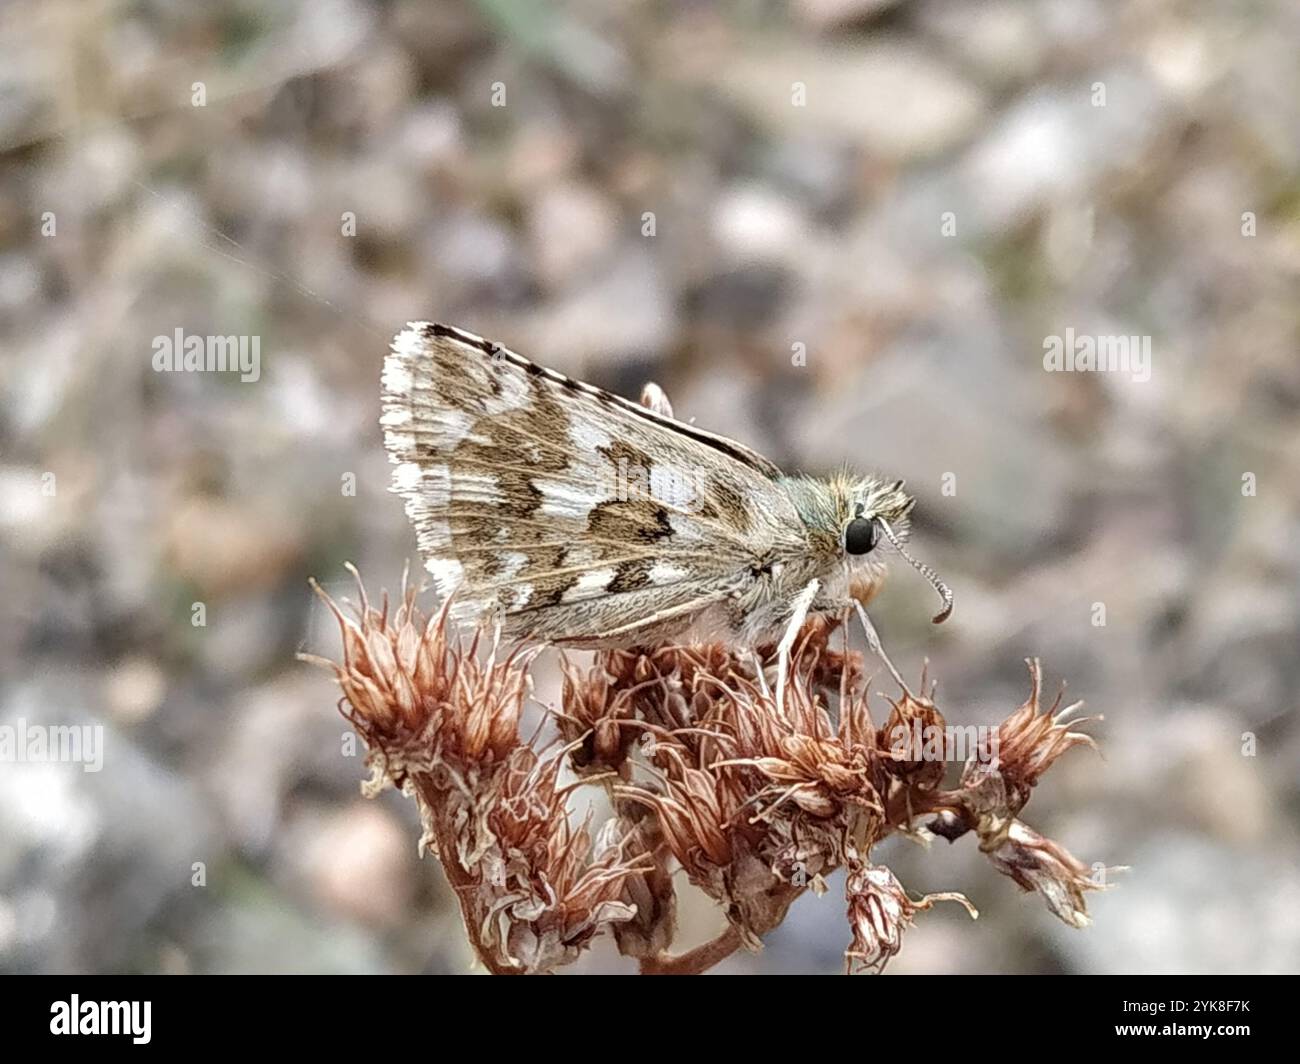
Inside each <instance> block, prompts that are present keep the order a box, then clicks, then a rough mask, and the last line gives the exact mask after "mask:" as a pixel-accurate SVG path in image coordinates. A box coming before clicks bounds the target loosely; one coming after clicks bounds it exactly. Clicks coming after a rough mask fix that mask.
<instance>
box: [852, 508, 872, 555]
mask: <svg viewBox="0 0 1300 1064" xmlns="http://www.w3.org/2000/svg"><path fill="white" fill-rule="evenodd" d="M877 535H878V530H877V528H876V522H875V521H872V520H870V519H868V518H866V517H855V518H854V519H853V520H852V521H850V522H849V527H848V528H846V529H845V530H844V549H845V550H846V551H848V552H849V553H850V554H866V553H867V552H868V551H870V550H871V549H872V548H874V547H875V545H876V538H877Z"/></svg>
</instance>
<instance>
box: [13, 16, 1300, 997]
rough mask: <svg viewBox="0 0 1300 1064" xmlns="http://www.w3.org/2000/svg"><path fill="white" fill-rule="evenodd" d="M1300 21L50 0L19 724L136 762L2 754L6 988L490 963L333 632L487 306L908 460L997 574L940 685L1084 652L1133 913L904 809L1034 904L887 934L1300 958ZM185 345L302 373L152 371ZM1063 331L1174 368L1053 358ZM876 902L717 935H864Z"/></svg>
mask: <svg viewBox="0 0 1300 1064" xmlns="http://www.w3.org/2000/svg"><path fill="white" fill-rule="evenodd" d="M1298 54H1300V8H1298V7H1297V6H1296V5H1295V4H1294V3H1292V2H1290V0H1256V2H1253V3H1248V4H1231V5H1228V4H1221V3H1216V2H1213V0H1143V2H1129V3H1104V2H1101V0H982V2H980V3H972V2H970V0H897V2H889V0H789V2H781V0H733V2H719V3H705V2H702V0H700V2H690V0H617V2H599V0H575V2H570V3H561V2H558V0H547V2H524V0H438V2H436V3H423V2H416V0H373V2H367V0H300V2H288V0H283V2H274V3H264V2H253V0H248V2H234V0H222V2H213V3H200V2H198V0H191V2H185V0H129V2H128V0H45V2H40V3H36V2H26V0H11V2H9V3H7V4H6V5H5V6H4V7H3V9H2V10H0V725H9V726H11V727H13V728H17V727H18V722H20V721H22V722H26V725H27V726H28V727H31V726H39V725H59V724H90V725H100V726H102V728H103V736H104V748H103V767H102V771H99V772H86V771H83V770H82V766H80V765H76V764H35V763H17V762H14V761H10V762H7V763H5V762H0V969H3V970H7V971H27V972H42V971H70V972H99V971H111V972H118V971H129V972H135V971H146V972H153V971H162V972H285V971H295V972H413V971H430V972H448V971H451V972H455V971H463V970H466V968H467V967H468V965H469V955H468V951H467V949H466V947H465V945H464V943H463V939H462V933H461V929H460V926H459V916H458V913H457V910H456V908H455V906H454V904H453V903H452V901H451V899H450V897H449V895H448V891H447V888H446V885H445V882H444V880H443V877H442V873H441V871H440V870H439V868H438V866H437V865H436V864H435V863H434V862H433V861H431V860H430V861H424V862H421V861H419V860H418V859H417V857H416V849H415V841H416V837H417V834H418V832H417V827H416V824H415V819H414V809H413V806H412V804H411V803H410V802H407V801H404V800H402V799H400V798H399V797H397V796H395V795H393V794H392V793H389V794H387V795H386V796H384V798H383V799H382V800H379V801H374V802H368V801H364V800H363V799H362V798H361V797H360V795H359V793H358V784H359V782H360V780H361V779H362V778H363V777H364V775H365V772H364V769H363V767H362V758H361V756H360V752H357V753H355V754H353V753H351V752H350V751H349V750H348V749H347V747H346V744H345V738H344V737H345V734H346V733H347V728H346V727H345V725H344V723H343V721H342V720H341V719H340V717H339V716H338V714H337V713H336V711H335V708H334V702H335V699H336V689H335V688H334V687H333V686H332V685H331V683H330V682H329V680H328V677H327V676H326V674H324V673H323V672H320V671H319V670H314V669H312V668H310V667H309V666H306V665H303V664H301V663H299V662H298V661H296V660H295V657H294V654H295V652H296V651H298V650H300V649H310V650H315V651H317V652H321V653H329V652H331V651H332V650H333V648H334V647H335V645H336V633H335V632H334V630H333V624H332V622H331V621H329V620H328V618H327V617H326V616H324V615H323V614H322V610H321V609H320V607H319V605H318V604H317V603H316V602H315V601H314V600H313V598H312V597H311V595H310V593H309V591H308V588H307V578H308V576H310V575H314V576H316V577H318V578H319V579H320V580H321V581H322V582H323V583H324V584H326V586H328V587H330V588H331V589H333V590H337V591H342V592H343V593H350V590H349V587H348V583H349V582H348V580H347V578H346V575H345V573H344V571H343V568H342V566H343V563H344V562H345V561H353V562H355V563H356V564H357V565H358V566H359V567H360V569H361V572H362V573H363V574H364V576H365V578H366V581H367V584H368V585H369V587H370V589H371V591H372V593H374V592H376V591H377V590H378V588H379V587H380V586H381V585H386V586H389V587H394V586H395V585H396V584H397V583H398V581H399V579H400V575H401V570H402V564H403V561H404V559H406V558H407V557H411V556H413V555H414V549H415V548H414V542H415V541H414V535H413V533H412V532H411V530H410V528H409V527H408V525H407V522H406V519H405V517H404V515H403V512H402V507H401V505H400V502H399V500H398V499H397V498H396V497H394V496H391V495H389V494H388V493H387V491H386V488H387V485H388V464H387V461H386V458H385V455H384V453H383V449H382V446H381V442H380V436H379V432H378V428H377V424H376V421H377V415H378V411H377V400H378V379H379V368H380V364H381V361H382V358H383V355H384V353H385V350H386V346H387V342H388V339H389V338H390V337H391V335H392V334H393V333H394V332H395V331H396V330H397V329H399V328H400V327H401V326H402V325H403V324H404V323H405V322H406V321H408V320H410V319H413V318H418V319H423V318H437V319H440V320H443V321H448V322H453V323H456V324H459V325H462V326H464V327H466V328H469V329H471V330H473V331H475V332H477V333H480V334H482V335H485V336H488V337H490V338H493V339H496V340H499V341H501V342H503V343H506V344H508V345H509V346H511V347H513V348H514V349H516V350H518V351H520V352H521V353H524V354H527V355H529V356H531V357H533V358H534V359H536V360H538V361H540V362H543V363H545V364H548V365H551V366H553V367H555V368H557V369H559V370H561V371H563V372H565V373H567V374H571V375H575V376H578V377H581V378H583V379H586V380H590V381H592V382H594V383H596V384H599V385H602V386H604V387H606V388H610V389H614V390H617V391H619V392H622V393H624V394H627V395H635V394H636V393H637V391H638V390H639V388H640V386H641V384H642V383H643V382H644V381H645V380H647V379H654V380H656V381H658V382H659V383H660V384H662V385H663V386H664V387H665V388H666V389H667V391H668V393H669V395H670V396H671V398H672V400H673V402H674V405H675V407H676V411H677V413H678V415H679V416H681V417H684V418H688V419H689V418H694V419H696V420H697V421H698V422H699V423H700V424H701V425H703V426H705V427H707V428H709V429H712V430H714V431H718V432H722V433H725V434H728V435H731V436H734V437H736V438H738V439H740V440H742V441H744V442H745V443H748V444H750V445H752V446H755V447H756V448H758V449H759V450H761V451H763V452H764V453H766V454H768V455H769V456H770V457H771V458H773V459H774V460H776V461H777V462H778V463H780V464H782V465H783V466H785V467H787V468H791V469H803V470H806V471H811V472H816V471H824V470H828V469H830V468H832V467H834V466H836V465H838V464H840V463H849V464H851V465H853V466H855V467H858V468H861V469H864V470H874V471H880V472H882V473H885V474H888V475H897V476H902V477H905V478H906V479H907V482H908V485H909V488H910V489H911V490H912V491H913V492H914V493H915V494H916V495H917V496H918V497H919V504H918V507H917V514H916V521H915V538H914V543H915V547H916V553H917V554H918V555H919V556H920V557H922V558H924V559H926V560H928V561H930V562H931V563H932V564H934V565H935V567H936V568H937V569H938V570H939V571H940V573H941V574H942V575H943V577H944V578H945V579H946V580H947V581H948V582H949V583H950V584H951V585H952V586H953V588H954V589H955V591H956V595H957V608H956V612H955V614H954V616H953V618H952V619H951V620H950V621H949V622H948V623H947V624H946V625H944V626H943V627H942V628H934V627H932V626H931V625H930V624H929V621H928V618H929V616H930V615H931V613H932V612H933V610H934V607H935V601H934V599H933V595H932V592H931V591H930V590H929V588H927V587H926V585H925V583H924V582H923V581H922V580H921V579H920V578H919V577H917V576H916V575H915V574H912V573H910V572H908V571H907V570H906V569H901V570H900V569H898V568H897V567H896V569H895V573H894V577H893V579H892V581H891V583H890V585H889V586H888V587H887V588H886V591H885V592H884V594H883V595H882V596H881V598H880V599H878V600H877V607H876V610H875V614H876V623H877V625H878V626H879V627H880V629H881V631H882V635H883V637H884V640H885V642H886V644H887V645H888V646H889V647H890V649H891V652H892V655H893V657H894V658H895V660H896V661H898V663H899V664H900V666H903V667H904V668H905V671H907V672H908V673H915V672H917V671H918V670H919V668H920V665H921V662H922V659H923V658H925V657H928V658H929V659H930V662H931V668H932V672H933V674H934V675H937V676H938V678H939V681H940V688H939V703H940V705H941V707H942V708H943V709H944V710H945V712H946V713H947V714H948V717H949V720H950V721H951V722H953V723H991V722H995V721H998V720H1000V719H1001V718H1002V717H1003V716H1005V715H1006V714H1007V713H1008V712H1010V711H1011V709H1012V708H1014V707H1015V706H1016V705H1017V704H1018V703H1019V702H1020V701H1021V700H1022V699H1023V698H1024V696H1025V693H1026V691H1027V676H1026V673H1025V667H1024V663H1023V659H1024V658H1025V657H1027V656H1030V655H1037V656H1040V657H1041V658H1042V660H1043V663H1044V669H1045V674H1046V677H1047V684H1048V688H1049V691H1054V690H1055V688H1056V686H1057V685H1058V684H1059V682H1060V681H1061V680H1063V679H1064V680H1068V682H1069V685H1070V687H1069V693H1070V696H1071V697H1082V698H1085V699H1086V700H1087V703H1088V707H1089V709H1090V710H1091V711H1092V712H1096V713H1102V714H1104V715H1105V721H1104V723H1102V724H1100V725H1098V726H1097V727H1096V729H1095V730H1096V732H1097V734H1098V736H1099V738H1100V739H1101V745H1102V756H1101V757H1098V756H1095V755H1092V754H1090V753H1088V752H1087V751H1075V752H1073V753H1071V754H1069V755H1068V756H1067V757H1066V758H1065V759H1064V760H1063V761H1062V762H1061V763H1060V764H1058V765H1057V766H1056V767H1055V768H1054V769H1053V770H1052V772H1051V773H1050V774H1049V775H1048V777H1047V779H1046V780H1045V782H1044V783H1043V784H1042V785H1041V786H1040V787H1039V789H1038V791H1037V792H1036V793H1035V796H1034V799H1033V801H1032V802H1031V803H1030V805H1029V807H1028V809H1027V810H1026V813H1025V819H1026V820H1027V821H1028V822H1029V823H1031V824H1032V825H1033V826H1034V827H1036V828H1037V829H1039V830H1041V831H1042V832H1044V833H1045V834H1048V835H1051V836H1052V837H1054V838H1056V839H1057V840H1059V841H1060V842H1062V843H1063V844H1064V845H1066V846H1067V847H1068V848H1069V849H1070V850H1072V851H1073V852H1074V853H1075V854H1077V855H1078V856H1079V857H1081V858H1082V859H1084V860H1085V861H1088V862H1090V863H1091V862H1094V861H1097V862H1103V863H1105V864H1108V865H1128V866H1131V871H1130V872H1128V873H1127V874H1126V875H1125V876H1123V877H1122V878H1121V879H1120V880H1119V885H1118V887H1117V889H1115V890H1112V891H1110V892H1108V893H1106V894H1103V895H1094V896H1092V897H1091V898H1090V903H1091V906H1092V910H1093V914H1094V917H1095V923H1094V926H1092V927H1091V928H1089V929H1088V930H1086V931H1082V932H1079V931H1072V930H1070V929H1069V928H1067V927H1065V926H1064V925H1062V924H1060V923H1058V922H1056V921H1055V920H1054V919H1053V918H1052V917H1051V916H1050V915H1049V914H1048V913H1047V912H1046V910H1045V908H1044V906H1043V905H1042V904H1041V902H1040V900H1039V899H1037V898H1036V897H1030V896H1024V895H1021V894H1020V893H1019V891H1018V890H1017V889H1016V888H1015V886H1014V884H1012V883H1011V882H1010V881H1009V880H1006V879H1004V878H1002V877H1000V876H998V875H997V874H996V873H995V872H993V870H992V869H991V868H990V867H989V866H988V865H987V862H986V861H985V860H984V859H983V858H982V857H981V856H980V855H979V854H978V852H977V851H976V848H975V846H974V843H973V840H970V839H965V840H962V841H960V842H959V843H957V844H955V845H953V846H949V845H947V844H945V843H942V842H940V843H938V844H937V845H936V847H935V848H934V849H933V850H932V851H931V852H929V853H926V852H923V851H921V850H920V849H919V848H918V847H916V846H914V845H912V844H910V843H907V842H905V841H901V840H900V841H891V842H890V843H888V844H886V845H885V846H882V847H881V848H880V849H879V850H878V851H877V856H878V857H879V858H880V859H881V860H883V861H884V862H885V863H888V864H889V865H891V867H893V868H894V869H895V871H896V872H897V873H898V874H899V876H900V878H901V879H902V881H903V882H904V883H905V884H906V885H907V886H908V887H909V888H910V889H911V890H913V891H914V892H923V891H931V890H962V891H964V892H965V893H967V894H968V895H969V897H970V898H971V899H972V901H973V902H974V903H975V904H976V905H977V906H978V907H979V909H980V910H981V913H982V916H981V919H980V920H979V921H978V923H972V922H971V921H970V920H969V919H968V918H967V917H966V916H965V914H964V913H962V912H961V910H960V909H959V908H958V907H956V906H941V907H940V908H938V909H936V910H935V911H933V912H930V913H928V914H922V915H921V917H920V918H919V923H918V926H917V927H916V928H915V929H914V930H912V931H911V932H910V933H909V935H908V937H907V938H906V940H905V943H904V948H903V951H902V953H901V955H900V956H899V957H898V958H897V959H896V960H895V962H894V963H893V965H892V966H891V968H890V971H891V972H893V973H904V972H1035V973H1037V972H1042V973H1049V972H1129V971H1145V972H1189V971H1197V972H1254V971H1267V972H1276V971H1296V970H1300V836H1298V833H1297V813H1298V812H1300V789H1298V778H1300V773H1298V772H1297V768H1298V767H1300V726H1298V723H1297V714H1296V710H1297V705H1298V702H1300V653H1297V648H1298V646H1300V357H1298V355H1300V298H1297V297H1298V295H1300V62H1297V55H1298ZM177 329H181V330H183V331H184V333H185V334H187V335H190V334H193V335H199V336H205V335H234V334H238V335H244V336H250V337H252V336H255V337H257V338H258V339H259V343H260V356H261V363H260V375H259V377H258V379H257V380H256V381H253V382H247V383H242V382H241V381H240V380H239V379H238V376H237V375H232V374H230V373H225V374H222V373H196V372H190V373H163V372H157V371H155V369H154V367H153V360H154V358H155V353H156V350H157V349H156V347H155V338H157V337H164V338H167V337H172V336H173V335H174V334H175V332H176V330H177ZM1067 329H1072V330H1073V331H1074V334H1076V335H1088V336H1093V337H1108V336H1136V337H1139V338H1142V337H1145V338H1149V343H1150V351H1151V361H1150V367H1149V368H1150V373H1149V379H1146V380H1140V379H1135V378H1136V377H1137V376H1138V375H1136V374H1133V373H1125V372H1105V373H1086V372H1048V371H1046V370H1045V367H1044V350H1045V343H1050V341H1049V340H1048V338H1049V337H1052V336H1065V335H1066V330H1067ZM799 345H802V346H799ZM200 607H201V608H200ZM548 668H549V669H550V670H551V672H552V673H553V672H554V665H553V664H552V665H550V666H548ZM841 891H842V882H841V877H839V876H837V877H836V879H835V880H834V881H833V882H832V884H831V890H830V892H829V893H828V894H827V895H826V896H825V897H823V898H820V899H818V898H815V897H807V898H804V899H802V900H801V901H800V902H799V903H798V904H797V905H796V906H795V908H794V910H793V911H792V913H791V915H790V917H789V919H788V920H787V922H786V925H785V926H784V927H783V928H782V929H781V930H780V931H779V932H778V933H776V934H775V935H773V936H772V937H771V939H770V940H769V943H768V948H767V950H766V951H765V952H764V953H763V954H762V955H760V956H757V957H738V958H734V959H732V960H731V961H729V962H727V963H726V964H725V965H724V966H723V968H722V969H720V970H723V971H732V972H834V971H839V970H840V968H841V966H842V951H843V949H844V947H845V945H846V944H847V942H848V931H847V927H846V924H845V918H844V903H843V898H842V893H841ZM718 922H719V917H718V915H717V914H716V913H714V912H712V911H711V910H710V909H709V908H708V906H707V905H705V904H703V903H699V902H698V900H697V901H696V902H690V903H688V904H687V907H686V911H685V913H684V914H683V923H684V931H683V934H684V935H685V936H686V939H687V941H688V943H689V941H702V940H703V939H704V938H705V937H706V936H708V935H711V934H712V933H713V931H714V930H716V928H717V925H718ZM631 967H632V966H631V964H630V963H629V962H626V961H624V960H622V959H620V958H619V957H618V956H617V955H616V954H615V952H614V949H613V947H612V945H611V944H610V943H609V942H608V941H602V942H599V943H597V945H596V947H595V949H594V950H593V951H592V952H590V953H589V954H588V955H587V957H586V958H585V959H584V960H583V961H582V962H581V964H580V965H578V967H577V970H581V971H589V972H602V971H628V970H630V969H631Z"/></svg>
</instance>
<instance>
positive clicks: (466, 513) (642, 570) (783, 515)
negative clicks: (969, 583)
mask: <svg viewBox="0 0 1300 1064" xmlns="http://www.w3.org/2000/svg"><path fill="white" fill-rule="evenodd" d="M382 425H383V428H384V434H385V443H386V445H387V448H388V453H389V457H390V460H391V461H392V462H393V463H394V465H395V466H396V468H395V470H394V474H393V490H395V491H397V492H398V493H400V494H401V495H402V496H403V497H404V498H405V501H406V509H407V513H408V515H409V516H410V518H411V520H412V522H413V524H414V525H415V528H416V532H417V536H418V541H419V546H420V550H421V553H422V554H423V556H424V558H425V563H426V567H427V568H428V570H429V572H430V573H431V574H432V575H433V577H434V579H435V581H436V583H437V584H438V587H439V589H440V591H442V592H443V593H445V594H450V593H452V592H455V593H456V603H455V605H454V606H453V610H454V612H455V613H456V614H457V615H458V616H460V617H464V618H469V617H475V616H478V615H480V614H481V613H483V612H484V611H487V610H495V611H498V612H499V613H500V614H501V615H502V617H503V618H504V621H505V626H506V631H507V633H508V634H513V635H524V634H530V635H535V636H538V637H540V638H547V639H552V640H555V641H559V642H564V641H567V642H586V643H594V642H596V641H599V640H601V639H602V638H604V637H607V636H611V635H612V636H613V637H615V638H621V637H622V636H623V635H625V634H627V633H629V632H634V631H636V630H637V629H638V628H639V627H642V626H653V625H656V624H670V623H674V622H681V621H686V620H689V619H690V618H691V617H692V616H693V615H695V614H697V613H698V612H700V611H701V610H703V609H705V608H707V607H708V606H709V605H711V604H712V603H715V602H717V601H719V600H721V599H723V598H725V597H726V596H727V595H728V594H729V593H730V592H732V591H734V590H736V589H737V587H738V584H739V583H740V582H743V581H744V580H745V579H746V578H747V576H748V574H749V573H750V571H751V569H752V568H754V567H755V566H758V565H761V562H762V559H763V558H764V557H766V556H768V555H770V554H771V553H772V551H773V550H780V549H784V550H791V549H795V550H797V549H798V536H799V531H798V530H799V529H800V528H801V523H800V521H799V518H798V514H797V513H796V512H795V511H794V509H793V507H792V506H791V504H790V502H789V499H788V497H787V496H786V495H785V493H784V492H782V491H780V490H778V489H777V488H776V487H775V484H774V481H775V478H776V477H778V476H779V475H780V471H779V470H778V469H777V468H776V467H775V466H774V465H772V464H771V463H770V462H768V461H767V460H766V459H764V458H762V457H761V456H759V455H757V454H755V453H754V452H752V451H750V450H748V449H746V448H744V447H742V446H741V445H739V444H737V443H734V442H732V441H730V440H727V439H725V438H723V437H719V436H715V435H713V434H711V433H707V432H704V431H703V430H700V429H696V428H695V427H694V426H691V425H686V424H683V423H681V422H677V421H674V420H672V419H671V418H667V417H664V416H662V415H661V414H657V413H654V412H652V411H650V410H648V409H646V408H644V407H641V406H638V405H637V404H635V403H632V402H630V401H628V400H626V399H622V398H620V397H618V396H614V395H611V394H609V393H607V392H604V391H601V390H600V389H598V388H594V387H592V386H591V385H587V384H583V383H582V382H580V381H574V380H570V379H569V378H567V377H564V376H563V375H561V374H559V373H555V372H554V371H552V370H548V369H545V368H543V367H540V366H537V365H535V364H533V363H532V362H529V361H528V360H527V359H525V358H523V357H521V356H519V355H517V354H515V353H514V352H512V351H509V350H507V349H505V348H503V347H501V346H499V345H497V344H493V343H491V342H489V341H486V340H483V339H481V338H480V337H477V336H474V335H472V334H470V333H466V332H464V331H462V330H459V329H454V328H451V327H449V326H445V325H436V324H430V323H424V322H419V323H412V324H411V325H409V326H408V327H407V328H406V329H405V330H403V331H402V332H401V333H399V334H398V336H397V337H396V339H395V340H394V341H393V345H392V351H391V353H390V354H389V356H388V358H387V359H386V361H385V365H384V375H383V415H382Z"/></svg>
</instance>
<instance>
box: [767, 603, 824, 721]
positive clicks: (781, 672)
mask: <svg viewBox="0 0 1300 1064" xmlns="http://www.w3.org/2000/svg"><path fill="white" fill-rule="evenodd" d="M820 587H821V581H820V580H813V581H811V582H810V583H809V584H808V586H807V587H805V588H804V589H803V590H802V591H800V592H799V594H798V596H797V597H796V598H795V600H794V611H793V612H792V613H791V614H790V623H789V624H787V625H786V626H785V635H783V636H782V637H781V642H780V645H779V646H778V647H777V651H776V713H777V716H779V717H781V718H782V719H784V718H785V683H786V677H787V675H788V674H789V672H790V652H791V651H792V650H793V649H794V641H795V639H796V638H797V637H798V635H799V629H800V628H802V627H803V622H804V621H805V620H806V619H807V617H808V607H809V606H811V605H812V600H813V598H814V597H815V596H816V594H817V590H818V588H820Z"/></svg>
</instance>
